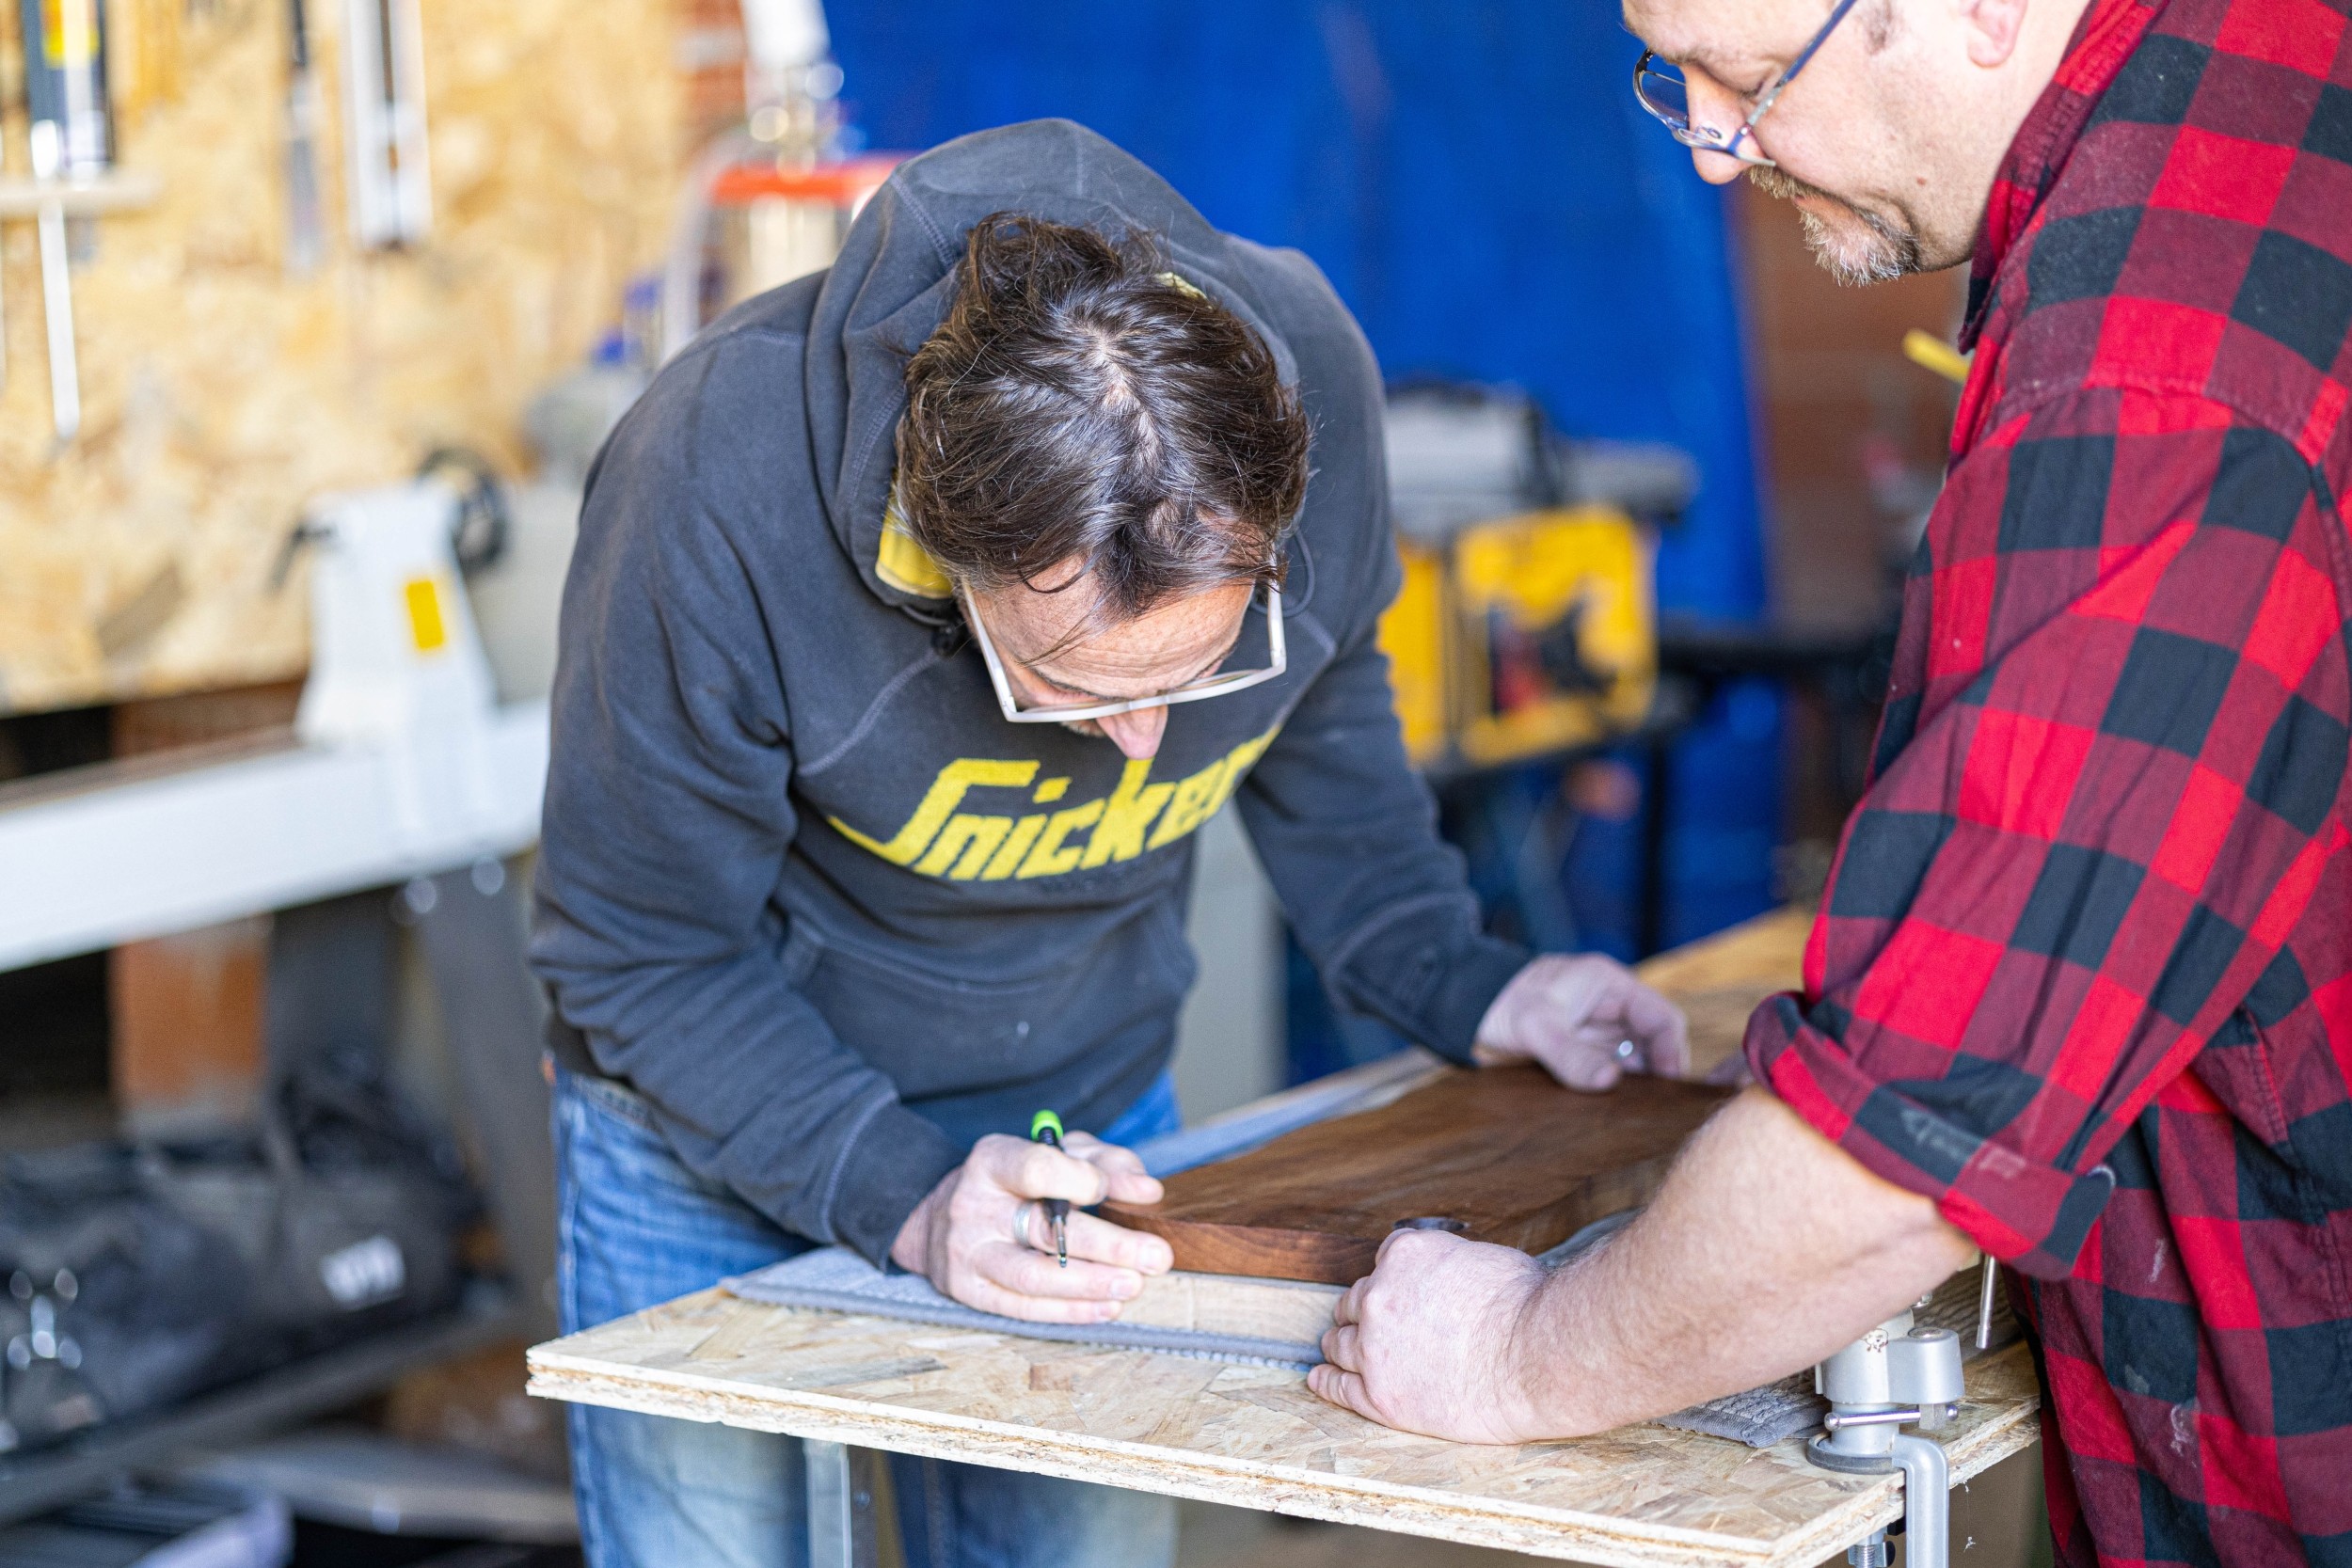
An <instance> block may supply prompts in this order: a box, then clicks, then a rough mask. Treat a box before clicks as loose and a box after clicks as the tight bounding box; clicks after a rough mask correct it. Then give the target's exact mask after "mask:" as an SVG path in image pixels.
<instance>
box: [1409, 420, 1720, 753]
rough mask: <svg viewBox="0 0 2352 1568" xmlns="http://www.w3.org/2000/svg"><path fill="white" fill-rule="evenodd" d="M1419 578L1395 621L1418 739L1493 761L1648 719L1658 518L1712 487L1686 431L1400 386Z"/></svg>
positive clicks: (1417, 746)
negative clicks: (1665, 431) (1673, 437)
mask: <svg viewBox="0 0 2352 1568" xmlns="http://www.w3.org/2000/svg"><path fill="white" fill-rule="evenodd" d="M1388 426H1389V473H1390V494H1391V504H1392V506H1393V509H1394V513H1395V517H1396V525H1397V535H1398V548H1399V550H1400V552H1401V554H1402V555H1403V557H1404V566H1405V584H1404V588H1403V590H1402V591H1401V592H1400V593H1399V594H1398V595H1397V598H1396V602H1395V603H1394V604H1393V605H1392V606H1391V608H1390V610H1389V611H1388V613H1387V615H1386V616H1385V617H1384V618H1383V619H1382V621H1381V624H1380V645H1381V648H1382V649H1383V651H1385V652H1386V653H1387V654H1388V656H1389V663H1390V677H1391V681H1392V682H1393V683H1394V685H1395V689H1396V705H1397V716H1398V718H1399V720H1400V721H1402V723H1403V725H1404V730H1405V744H1406V751H1407V752H1409V753H1410V754H1411V756H1412V758H1413V761H1414V763H1415V764H1416V765H1417V766H1420V767H1422V768H1449V769H1477V768H1491V767H1497V766H1501V765H1503V764H1507V763H1513V762H1520V761H1529V760H1534V759H1536V758H1541V757H1545V756H1551V755H1558V754H1562V753H1565V752H1572V751H1576V750H1579V749H1581V748H1586V747H1591V746H1597V745H1604V744H1606V743H1608V742H1609V741H1610V740H1612V739H1613V738H1615V737H1618V736H1626V735H1629V734H1630V733H1632V732H1634V731H1636V730H1638V729H1639V728H1640V727H1641V726H1642V724H1643V723H1644V722H1645V721H1646V720H1647V719H1648V718H1649V716H1650V713H1651V710H1652V706H1653V704H1654V700H1655V697H1656V693H1657V685H1658V629H1657V598H1656V594H1655V592H1654V590H1653V587H1652V582H1651V562H1652V557H1653V555H1654V553H1655V548H1656V533H1657V530H1658V529H1659V528H1660V527H1661V526H1664V525H1667V524H1670V523H1671V522H1672V521H1673V519H1674V518H1675V517H1676V516H1677V515H1679V513H1680V512H1681V511H1682V509H1683V508H1684V507H1685V506H1686V505H1687V504H1688V503H1689V501H1690V499H1691V496H1692V493H1693V492H1694V491H1695V490H1696V488H1697V477H1696V471H1695V468H1694V467H1693V466H1692V462H1691V460H1690V458H1689V457H1688V456H1686V455H1685V454H1684V453H1682V452H1680V451H1677V450H1676V449H1674V448H1671V447H1654V446H1632V445H1625V444H1620V443H1609V442H1572V441H1567V440H1564V439H1562V438H1561V437H1560V436H1557V435H1556V434H1554V433H1553V432H1552V431H1551V430H1550V429H1549V427H1548V425H1547V424H1546V423H1545V421H1544V420H1543V417H1542V414H1541V412H1540V410H1538V409H1537V408H1536V407H1535V406H1534V404H1532V403H1530V402H1528V401H1527V400H1526V399H1525V398H1524V397H1522V396H1520V395H1518V394H1516V393H1510V392H1498V391H1489V390H1484V389H1476V388H1444V387H1440V388H1403V389H1400V390H1399V391H1397V392H1396V393H1394V394H1393V395H1392V396H1391V399H1390V402H1389V418H1388Z"/></svg>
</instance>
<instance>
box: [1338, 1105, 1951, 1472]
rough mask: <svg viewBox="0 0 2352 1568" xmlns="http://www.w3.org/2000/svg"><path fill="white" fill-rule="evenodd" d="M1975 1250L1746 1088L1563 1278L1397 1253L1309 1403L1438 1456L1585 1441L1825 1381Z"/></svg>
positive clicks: (1342, 1325) (1392, 1246) (1471, 1252)
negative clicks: (1410, 1435) (1794, 1380)
mask: <svg viewBox="0 0 2352 1568" xmlns="http://www.w3.org/2000/svg"><path fill="white" fill-rule="evenodd" d="M1974 1252H1975V1249H1974V1248H1973V1247H1972V1246H1971V1245H1970V1244H1969V1243H1968V1241H1967V1239H1966V1238H1965V1237H1963V1236H1962V1235H1961V1233H1960V1232H1959V1231H1957V1230H1955V1229H1953V1228H1952V1227H1951V1226H1950V1224H1949V1223H1947V1221H1946V1220H1945V1219H1944V1218H1943V1217H1942V1215H1941V1214H1939V1213H1938V1212H1937V1211H1936V1207H1935V1204H1934V1203H1933V1202H1932V1201H1931V1200H1930V1199H1928V1198H1926V1197H1923V1196H1920V1195H1918V1194H1916V1193H1913V1192H1910V1191H1907V1190H1906V1189H1904V1188H1901V1187H1897V1186H1895V1185H1893V1184H1891V1183H1889V1182H1887V1181H1884V1180H1881V1179H1880V1178H1878V1177H1877V1176H1874V1175H1872V1174H1871V1173H1870V1172H1869V1171H1868V1170H1867V1169H1866V1168H1864V1166H1863V1165H1862V1164H1860V1162H1858V1161H1856V1160H1855V1159H1854V1158H1853V1157H1852V1156H1851V1155H1850V1154H1848V1153H1846V1151H1845V1150H1843V1149H1841V1148H1838V1147H1837V1146H1836V1145H1835V1144H1833V1143H1831V1142H1829V1141H1828V1140H1827V1139H1825V1138H1823V1137H1822V1136H1821V1135H1820V1133H1819V1132H1815V1131H1814V1130H1813V1129H1812V1128H1811V1127H1810V1126H1809V1125H1807V1124H1806V1123H1805V1121H1804V1118H1802V1117H1799V1116H1798V1115H1797V1114H1796V1113H1795V1112H1794V1111H1791V1110H1790V1109H1788V1106H1786V1105H1784V1104H1782V1103H1781V1102H1780V1101H1777V1100H1775V1099H1773V1098H1772V1096H1771V1095H1769V1094H1767V1093H1765V1092H1764V1091H1763V1090H1761V1089H1749V1090H1747V1091H1745V1092H1744V1093H1742V1094H1741V1095H1740V1097H1739V1098H1738V1099H1736V1100H1734V1101H1731V1102H1730V1103H1729V1104H1727V1105H1725V1106H1724V1109H1723V1110H1721V1111H1719V1112H1718V1113H1716V1115H1715V1116H1714V1117H1712V1118H1710V1119H1709V1120H1708V1123H1707V1125H1706V1126H1704V1127H1702V1128H1700V1129H1699V1131H1698V1132H1697V1133H1696V1134H1694V1135H1693V1136H1692V1139H1691V1141H1690V1143H1689V1144H1687V1145H1685V1146H1684V1148H1683V1150H1682V1153H1681V1154H1680V1155H1679V1156H1678V1157H1677V1159H1676V1161H1675V1164H1674V1166H1673V1168H1672V1169H1671V1170H1669V1171H1668V1172H1667V1173H1666V1180H1665V1185H1664V1186H1663V1187H1661V1189H1660V1191H1659V1194H1658V1196H1657V1197H1655V1198H1654V1199H1652V1200H1651V1202H1650V1205H1649V1208H1648V1209H1647V1210H1646V1211H1645V1212H1643V1213H1642V1214H1641V1216H1640V1217H1638V1218H1637V1219H1635V1220H1634V1221H1633V1222H1632V1223H1631V1224H1630V1225H1628V1226H1627V1227H1625V1228H1624V1229H1623V1230H1621V1231H1619V1232H1618V1233H1617V1234H1616V1235H1614V1236H1613V1237H1611V1238H1610V1239H1609V1240H1608V1241H1607V1242H1606V1243H1603V1244H1602V1245H1600V1246H1598V1247H1596V1248H1594V1249H1593V1250H1592V1251H1590V1252H1587V1253H1585V1254H1583V1255H1582V1256H1581V1257H1579V1258H1577V1259H1573V1260H1572V1261H1570V1262H1568V1263H1565V1264H1564V1265H1562V1266H1561V1267H1560V1268H1559V1269H1557V1270H1556V1271H1553V1272H1552V1273H1549V1274H1546V1273H1544V1272H1543V1271H1542V1270H1541V1269H1540V1268H1539V1267H1538V1266H1537V1265H1536V1264H1535V1262H1534V1260H1533V1259H1528V1258H1523V1257H1521V1256H1519V1255H1518V1253H1516V1252H1512V1251H1509V1250H1507V1249H1505V1248H1502V1247H1495V1246H1483V1245H1479V1244H1477V1243H1470V1242H1465V1241H1461V1240H1458V1239H1456V1238H1454V1237H1452V1236H1447V1235H1444V1234H1442V1233H1440V1232H1435V1231H1419V1230H1407V1231H1399V1232H1397V1233H1396V1234H1394V1235H1392V1236H1391V1237H1390V1238H1389V1239H1388V1241H1387V1242H1386V1243H1384V1244H1383V1245H1382V1247H1381V1249H1380V1258H1379V1266H1378V1267H1377V1268H1376V1269H1375V1270H1374V1271H1373V1273H1372V1274H1371V1275H1369V1276H1367V1277H1366V1278H1363V1279H1359V1280H1358V1281H1357V1282H1356V1283H1355V1284H1354V1285H1353V1286H1352V1287H1350V1288H1349V1290H1348V1291H1347V1293H1346V1294H1345V1295H1344V1296H1343V1297H1341V1298H1340V1305H1339V1310H1338V1311H1337V1312H1336V1313H1335V1314H1334V1317H1333V1327H1332V1329H1331V1332H1330V1333H1329V1334H1327V1335H1326V1336H1324V1340H1323V1354H1324V1355H1325V1356H1326V1357H1327V1358H1328V1364H1327V1365H1326V1366H1322V1367H1318V1368H1316V1369H1315V1370H1313V1371H1312V1372H1311V1373H1310V1374H1308V1383H1309V1386H1311V1387H1312V1388H1313V1389H1314V1391H1315V1392H1316V1393H1318V1394H1321V1395H1322V1396H1323V1397H1324V1398H1325V1399H1327V1400H1330V1401H1332V1402H1335V1403H1339V1404H1343V1405H1345V1406H1347V1407H1348V1408H1349V1409H1351V1410H1353V1411H1355V1412H1357V1413H1358V1414H1359V1415H1361V1416H1367V1417H1369V1418H1372V1419H1374V1420H1375V1421H1382V1422H1386V1423H1388V1424H1390V1425H1392V1426H1400V1427H1405V1428H1407V1429H1409V1430H1411V1431H1414V1432H1425V1433H1431V1434H1433V1435H1436V1436H1439V1437H1450V1438H1454V1439H1457V1440H1464V1441H1475V1442H1487V1443H1513V1442H1534V1441H1537V1440H1540V1439H1547V1438H1557V1437H1581V1436H1585V1435H1587V1434H1589V1433H1596V1432H1606V1431H1608V1430H1609V1429H1610V1428H1612V1427H1615V1426H1622V1425H1624V1424H1625V1423H1626V1422H1628V1421H1641V1420H1648V1419H1650V1418H1653V1417H1657V1416H1662V1415H1664V1414H1666V1413H1667V1412H1668V1411H1670V1410H1680V1409H1682V1408H1683V1407H1684V1406H1686V1405H1692V1404H1696V1403H1698V1402H1700V1401H1702V1400H1710V1399H1714V1398H1716V1397H1717V1396H1719V1395H1723V1394H1729V1393H1734V1392H1737V1391H1738V1390H1740V1389H1742V1388H1754V1387H1756V1386H1758V1385H1759V1384H1764V1383H1770V1382H1771V1381H1772V1380H1773V1379H1774V1378H1777V1377H1782V1376H1785V1375H1786V1374H1788V1373H1789V1372H1792V1371H1795V1370H1798V1369H1799V1368H1801V1367H1804V1366H1806V1365H1808V1364H1810V1363H1812V1362H1816V1361H1819V1360H1820V1359H1821V1358H1822V1357H1823V1356H1825V1355H1828V1354H1830V1353H1831V1352H1833V1351H1836V1350H1837V1349H1839V1348H1840V1347H1842V1346H1845V1345H1849V1344H1851V1343H1852V1342H1853V1341H1854V1340H1855V1339H1857V1338H1860V1337H1861V1336H1862V1335H1863V1334H1864V1333H1866V1332H1867V1331H1868V1330H1869V1329H1871V1328H1872V1327H1874V1326H1876V1325H1877V1324H1879V1323H1883V1322H1885V1321H1886V1320H1887V1319H1888V1318H1891V1317H1893V1316H1894V1315H1895V1314H1896V1313H1897V1312H1899V1311H1901V1310H1902V1309H1903V1308H1904V1307H1908V1306H1909V1305H1910V1304H1911V1303H1913V1302H1915V1301H1916V1300H1918V1299H1919V1298H1920V1297H1921V1296H1922V1295H1925V1294H1926V1293H1927V1292H1928V1291H1932V1290H1934V1289H1935V1288H1936V1286H1938V1285H1940V1284H1941V1283H1943V1281H1944V1280H1945V1279H1946V1278H1947V1277H1949V1275H1951V1274H1952V1272H1953V1271H1954V1270H1956V1269H1959V1268H1962V1267H1963V1266H1964V1265H1965V1264H1966V1263H1967V1262H1968V1260H1969V1259H1970V1258H1971V1257H1972V1256H1973V1255H1974Z"/></svg>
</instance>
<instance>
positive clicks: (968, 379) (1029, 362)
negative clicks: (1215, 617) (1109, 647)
mask: <svg viewBox="0 0 2352 1568" xmlns="http://www.w3.org/2000/svg"><path fill="white" fill-rule="evenodd" d="M957 271H958V288H957V292H956V298H955V303H954V305H953V306H952V307H951V308H950V309H949V310H948V312H947V319H946V321H945V322H944V323H942V324H941V325H940V327H939V330H938V331H936V332H934V333H932V334H931V336H930V340H929V341H927V342H925V343H924V344H923V346H922V348H921V349H920V350H918V351H917V352H916V353H915V355H914V358H913V359H911V360H910V361H909V362H908V364H907V369H906V386H907V411H906V417H905V420H903V421H902V422H901V423H900V425H899V427H898V483H899V487H900V496H901V504H902V505H903V507H904V509H905V515H906V518H907V525H908V527H909V528H910V529H912V530H913V531H914V537H915V539H916V540H917V542H919V543H920V544H921V545H922V546H923V547H924V548H925V549H926V550H928V551H930V555H931V557H932V559H934V560H935V561H937V562H939V563H940V565H941V566H942V567H943V568H944V569H945V570H946V572H947V574H948V575H949V576H950V577H951V578H955V579H956V580H957V581H959V582H963V583H967V584H970V585H972V586H975V587H981V588H994V587H1001V586H1003V585H1004V584H1006V583H1009V582H1014V581H1020V582H1028V583H1031V584H1032V585H1035V581H1036V578H1038V577H1039V575H1040V574H1041V573H1043V572H1046V571H1049V570H1051V569H1052V568H1053V567H1055V566H1056V565H1057V564H1059V563H1061V562H1066V561H1070V560H1073V559H1075V560H1078V561H1081V562H1084V563H1085V571H1084V572H1083V573H1082V574H1080V575H1079V577H1073V578H1071V579H1070V580H1071V581H1072V582H1074V581H1077V580H1080V579H1081V578H1084V579H1086V580H1090V581H1091V582H1092V583H1093V584H1094V586H1095V589H1096V591H1097V594H1098V597H1097V600H1096V604H1095V607H1094V615H1095V616H1097V617H1101V616H1117V617H1121V618H1123V617H1128V616H1134V615H1140V614H1142V613H1144V612H1145V611H1147V610H1151V609H1152V607H1153V606H1155V605H1156V604H1158V603H1159V602H1161V601H1162V600H1163V599H1166V598H1168V597H1169V596H1171V595H1174V594H1185V593H1191V592H1195V591H1197V590H1200V589H1203V588H1208V587H1212V586H1215V585H1217V584H1220V583H1228V582H1234V581H1240V580H1245V579H1248V580H1257V581H1272V580H1274V579H1275V578H1277V575H1278V573H1279V568H1278V567H1277V566H1276V564H1275V558H1276V546H1277V545H1278V544H1279V541H1280V538H1281V536H1282V532H1283V531H1284V529H1285V528H1286V527H1287V526H1288V525H1289V523H1290V521H1291V519H1292V517H1293V515H1295V513H1296V512H1297V510H1298V507H1299V504H1300V502H1301V500H1302V499H1304V497H1305V494H1306V488H1307V419H1306V415H1305V413H1304V412H1303V411H1302V410H1301V408H1300V407H1299V403H1298V394H1297V393H1296V392H1295V390H1294V389H1292V388H1289V387H1286V386H1284V385H1283V384H1282V380H1281V376H1280V373H1279V371H1278V370H1277V368H1276V364H1275V359H1274V356H1273V354H1272V352H1271V351H1269V350H1268V349H1267V347H1266V345H1265V342H1264V341H1263V339H1261V338H1260V337H1259V335H1258V334H1257V333H1256V332H1255V331H1254V330H1252V329H1251V327H1250V326H1249V325H1248V323H1246V322H1244V321H1242V320H1241V319H1240V318H1239V317H1238V316H1236V315H1234V314H1233V313H1232V311H1231V310H1228V309H1225V308H1224V307H1223V306H1221V305H1218V304H1217V303H1216V301H1214V300H1212V299H1210V298H1209V297H1208V296H1207V295H1206V294H1203V293H1201V292H1200V290H1199V289H1198V288H1196V287H1195V286H1194V285H1192V284H1191V283H1189V282H1187V281H1185V280H1184V279H1183V278H1181V277H1177V276H1176V275H1175V274H1174V273H1172V272H1170V271H1168V266H1167V263H1166V262H1165V261H1163V260H1162V258H1161V254H1160V251H1159V247H1158V245H1157V243H1156V242H1155V241H1154V240H1153V239H1152V237H1151V236H1149V235H1144V234H1131V235H1127V236H1123V237H1121V238H1120V239H1117V240H1113V239H1111V238H1108V237H1106V236H1104V235H1103V234H1101V233H1099V232H1097V231H1096V230H1092V229H1083V228H1076V227H1073V226H1071V225H1067V224H1059V223H1049V222H1046V221H1045V220H1043V219H1041V218H1034V217H1025V216H1022V215H1020V214H1013V213H998V214H994V215H993V216H991V217H987V218H984V219H982V220H981V221H980V222H979V223H978V224H977V225H976V226H975V227H974V228H973V230H972V234H971V239H970V241H969V243H968V244H967V245H966V246H965V248H964V255H963V261H962V263H961V266H960V267H959V268H958V269H957ZM1050 586H1052V587H1054V588H1057V589H1058V588H1062V587H1067V586H1069V583H1066V582H1061V583H1054V584H1051V585H1050Z"/></svg>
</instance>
